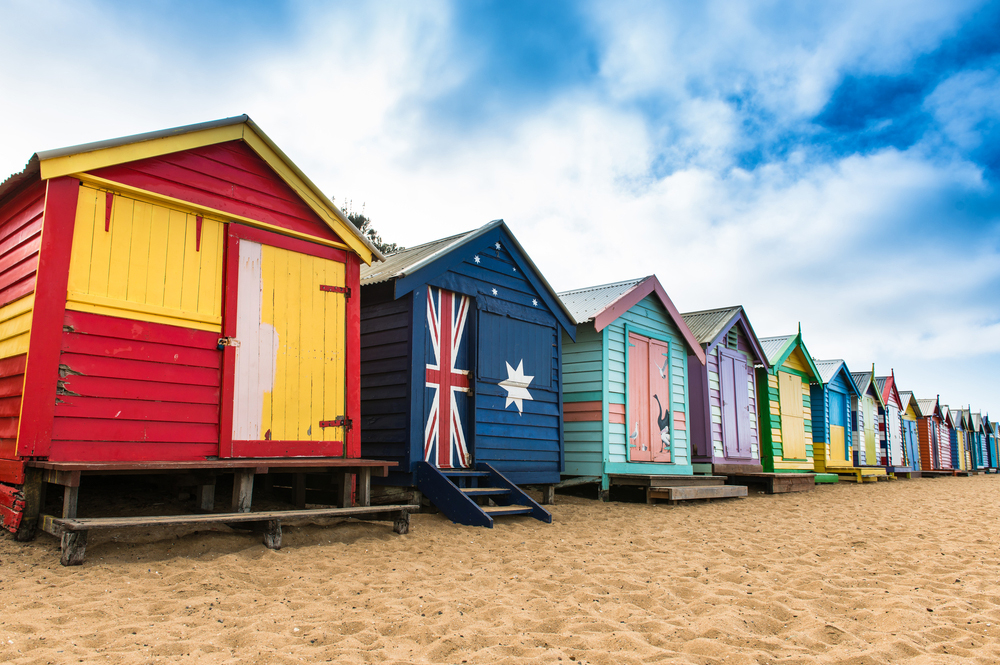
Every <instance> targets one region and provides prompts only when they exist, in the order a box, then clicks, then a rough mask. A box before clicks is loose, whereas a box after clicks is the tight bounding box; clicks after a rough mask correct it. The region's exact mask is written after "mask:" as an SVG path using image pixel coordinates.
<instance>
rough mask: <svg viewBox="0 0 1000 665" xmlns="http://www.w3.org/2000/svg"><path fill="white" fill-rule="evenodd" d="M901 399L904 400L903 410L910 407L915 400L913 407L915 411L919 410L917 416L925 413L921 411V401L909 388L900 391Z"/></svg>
mask: <svg viewBox="0 0 1000 665" xmlns="http://www.w3.org/2000/svg"><path fill="white" fill-rule="evenodd" d="M899 399H901V400H903V411H904V412H905V411H906V409H907V408H908V407H909V405H910V402H913V409H914V411H916V412H917V416H918V417H919V416H921V415H923V413H922V412H921V411H920V403H919V402H918V401H917V398H916V397H914V396H913V393H912V392H911V391H909V390H901V391H899Z"/></svg>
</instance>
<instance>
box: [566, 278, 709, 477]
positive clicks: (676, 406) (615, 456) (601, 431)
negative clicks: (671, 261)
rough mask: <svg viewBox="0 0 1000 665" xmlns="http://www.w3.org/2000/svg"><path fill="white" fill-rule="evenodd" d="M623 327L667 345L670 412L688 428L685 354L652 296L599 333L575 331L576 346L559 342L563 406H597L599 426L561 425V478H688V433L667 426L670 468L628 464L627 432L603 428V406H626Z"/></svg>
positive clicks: (585, 328) (584, 327) (587, 328)
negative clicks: (599, 408)
mask: <svg viewBox="0 0 1000 665" xmlns="http://www.w3.org/2000/svg"><path fill="white" fill-rule="evenodd" d="M626 326H629V327H631V328H633V329H635V332H637V333H638V334H643V332H644V331H645V332H647V333H652V336H654V337H657V338H659V339H663V340H665V341H668V342H669V343H670V360H671V370H670V372H671V377H670V378H671V391H670V392H671V406H670V409H671V412H672V413H683V414H684V420H685V422H689V416H690V411H689V407H688V386H687V353H688V349H687V347H686V346H685V344H684V341H683V339H682V337H681V335H680V332H679V330H678V329H677V326H676V325H675V324H674V322H673V321H672V320H671V319H670V317H669V315H668V314H667V312H666V310H665V309H664V308H663V305H662V304H661V303H660V301H659V299H658V298H656V296H655V295H653V296H648V297H646V298H644V299H643V300H642V301H641V302H639V303H638V304H637V305H635V306H634V307H632V309H630V310H629V311H628V312H626V313H625V314H623V315H622V316H620V317H619V318H618V319H617V320H616V321H614V322H613V323H612V324H611V325H609V326H608V327H607V328H606V329H605V330H603V331H602V332H601V333H598V332H596V331H595V330H594V324H593V323H584V324H581V325H579V326H577V332H576V342H572V341H571V340H570V339H569V338H568V337H567V336H565V335H564V336H563V339H562V353H563V357H562V367H563V402H564V403H570V402H595V401H599V402H601V406H602V414H603V418H602V421H601V422H566V423H564V425H563V438H564V442H565V459H566V468H565V471H564V472H563V475H566V476H601V477H602V485H603V487H604V488H607V486H608V480H607V474H608V473H635V474H643V475H659V474H664V475H673V474H681V475H686V474H691V473H692V472H693V469H692V467H691V458H690V439H689V437H688V431H687V430H686V429H685V430H678V429H676V428H675V427H674V426H673V423H671V446H672V450H671V452H672V460H673V461H672V462H671V463H670V464H661V463H652V464H651V463H629V462H628V461H627V444H626V441H627V433H626V426H625V425H621V424H610V423H608V404H609V403H611V404H625V394H626V389H625V386H626V384H625V381H626V377H625V369H626V344H625V340H626V333H625V330H626Z"/></svg>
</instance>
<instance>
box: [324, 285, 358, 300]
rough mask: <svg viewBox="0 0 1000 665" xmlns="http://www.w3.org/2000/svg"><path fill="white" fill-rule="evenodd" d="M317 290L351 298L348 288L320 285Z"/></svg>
mask: <svg viewBox="0 0 1000 665" xmlns="http://www.w3.org/2000/svg"><path fill="white" fill-rule="evenodd" d="M319 290H320V291H324V292H326V293H343V294H344V295H346V296H347V297H348V298H350V297H351V288H350V287H349V286H330V285H329V284H320V285H319Z"/></svg>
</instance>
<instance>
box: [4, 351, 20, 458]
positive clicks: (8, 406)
mask: <svg viewBox="0 0 1000 665" xmlns="http://www.w3.org/2000/svg"><path fill="white" fill-rule="evenodd" d="M26 360H27V356H26V355H24V354H21V355H19V356H14V357H13V358H4V359H3V360H0V458H2V459H15V457H16V455H15V453H16V450H17V423H18V419H19V417H20V415H21V395H22V393H23V390H24V365H25V361H26Z"/></svg>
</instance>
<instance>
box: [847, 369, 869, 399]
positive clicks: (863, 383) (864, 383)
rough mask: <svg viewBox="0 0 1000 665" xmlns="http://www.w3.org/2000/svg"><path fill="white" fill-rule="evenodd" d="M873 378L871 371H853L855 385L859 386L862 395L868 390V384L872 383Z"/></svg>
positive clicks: (852, 378)
mask: <svg viewBox="0 0 1000 665" xmlns="http://www.w3.org/2000/svg"><path fill="white" fill-rule="evenodd" d="M871 379H872V373H871V372H851V380H852V381H854V385H855V386H857V388H858V392H859V393H861V394H862V395H864V394H865V391H866V390H868V384H869V383H871Z"/></svg>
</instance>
